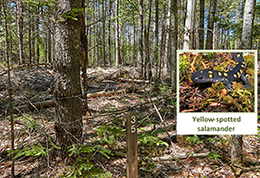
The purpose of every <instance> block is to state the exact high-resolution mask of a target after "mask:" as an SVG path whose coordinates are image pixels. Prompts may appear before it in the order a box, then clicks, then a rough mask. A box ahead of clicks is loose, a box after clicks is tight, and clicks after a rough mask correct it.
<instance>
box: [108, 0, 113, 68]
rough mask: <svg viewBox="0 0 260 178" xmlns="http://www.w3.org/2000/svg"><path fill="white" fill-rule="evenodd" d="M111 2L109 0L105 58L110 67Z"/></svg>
mask: <svg viewBox="0 0 260 178" xmlns="http://www.w3.org/2000/svg"><path fill="white" fill-rule="evenodd" d="M112 7H113V6H112V0H109V16H110V18H109V22H108V35H107V38H108V39H107V58H108V64H109V65H111V64H112V62H111V22H112Z"/></svg>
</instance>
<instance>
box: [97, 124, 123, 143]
mask: <svg viewBox="0 0 260 178" xmlns="http://www.w3.org/2000/svg"><path fill="white" fill-rule="evenodd" d="M125 133H126V132H125V129H123V128H122V127H120V126H111V125H109V126H106V125H104V124H102V125H101V126H100V127H99V128H97V134H98V136H99V137H101V139H100V140H99V142H100V143H101V144H103V143H106V144H108V145H109V146H114V145H115V144H116V140H118V139H119V138H122V136H124V135H125Z"/></svg>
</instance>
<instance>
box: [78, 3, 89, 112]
mask: <svg viewBox="0 0 260 178" xmlns="http://www.w3.org/2000/svg"><path fill="white" fill-rule="evenodd" d="M88 4H89V3H88ZM82 8H83V9H84V10H82V12H81V15H80V19H79V22H80V26H81V27H82V28H81V34H80V41H81V49H82V58H81V71H82V110H83V113H84V114H86V112H87V111H88V103H87V90H88V84H87V65H88V37H87V36H86V34H88V30H89V27H87V32H86V30H85V29H86V25H85V14H86V13H85V0H82Z"/></svg>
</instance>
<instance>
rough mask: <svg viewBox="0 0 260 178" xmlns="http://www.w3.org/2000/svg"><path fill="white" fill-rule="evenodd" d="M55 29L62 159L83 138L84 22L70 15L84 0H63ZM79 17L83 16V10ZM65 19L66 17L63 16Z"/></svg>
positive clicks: (58, 117)
mask: <svg viewBox="0 0 260 178" xmlns="http://www.w3.org/2000/svg"><path fill="white" fill-rule="evenodd" d="M57 7H58V9H59V10H58V12H59V13H58V14H57V20H59V22H58V23H57V24H56V29H55V36H54V37H55V39H56V41H55V43H56V44H55V47H56V56H55V59H56V60H55V68H56V71H57V73H56V74H55V86H54V87H55V90H54V96H55V101H56V105H55V111H56V117H55V131H56V138H57V142H58V145H59V146H60V147H61V150H60V153H61V158H63V159H65V158H66V157H67V155H68V152H67V148H68V146H71V145H72V144H76V143H79V142H81V141H82V106H81V99H80V96H81V84H80V60H81V56H82V51H81V47H80V42H81V38H80V37H81V35H80V34H81V28H82V26H81V23H80V21H79V20H73V19H72V18H70V17H66V15H64V14H65V13H70V12H71V11H72V9H73V8H75V9H80V8H81V7H82V1H81V0H59V1H58V4H57ZM75 13H78V16H77V18H78V19H80V15H81V12H75ZM62 16H63V19H64V20H62V18H61V17H62Z"/></svg>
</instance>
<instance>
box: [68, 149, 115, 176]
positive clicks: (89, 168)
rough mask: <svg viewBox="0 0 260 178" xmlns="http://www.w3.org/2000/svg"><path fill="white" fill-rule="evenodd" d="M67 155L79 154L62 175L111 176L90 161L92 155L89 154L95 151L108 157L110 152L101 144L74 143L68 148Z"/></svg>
mask: <svg viewBox="0 0 260 178" xmlns="http://www.w3.org/2000/svg"><path fill="white" fill-rule="evenodd" d="M68 152H70V153H69V156H79V157H78V158H77V160H76V162H75V163H73V164H72V165H71V166H70V168H69V171H68V172H67V173H66V174H65V175H64V176H63V177H75V178H78V177H82V178H83V177H84V178H85V177H89V178H90V177H112V175H111V173H110V172H106V173H104V172H103V171H102V170H101V169H97V168H96V167H95V163H94V162H93V161H92V157H93V156H91V157H90V156H89V155H90V154H96V153H97V152H98V153H100V154H101V155H103V156H105V157H106V158H108V159H109V158H110V157H109V155H112V153H111V152H110V151H108V150H106V149H104V148H103V147H101V146H92V145H88V144H75V145H72V146H70V147H69V148H68Z"/></svg>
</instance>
